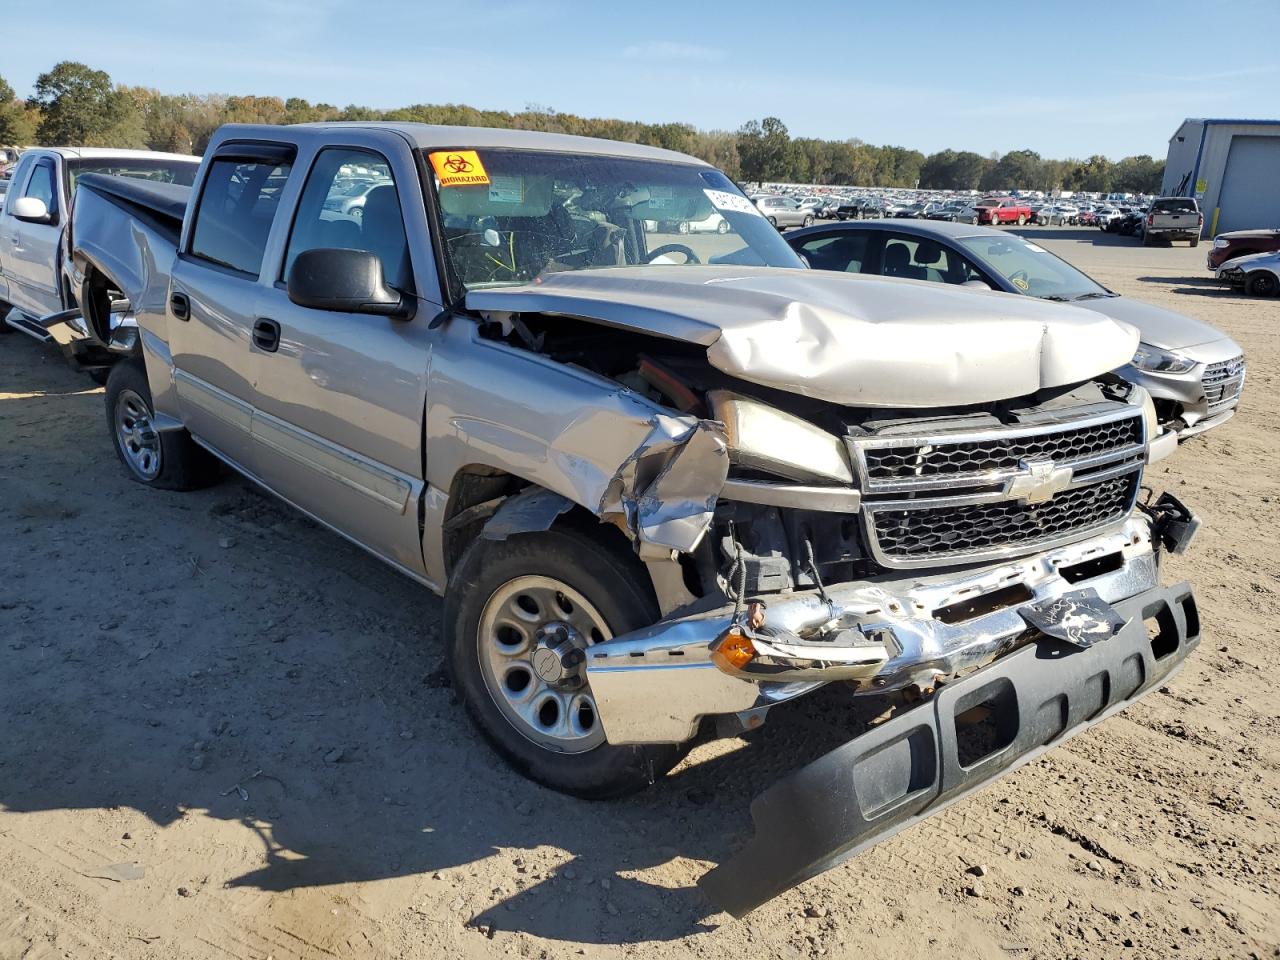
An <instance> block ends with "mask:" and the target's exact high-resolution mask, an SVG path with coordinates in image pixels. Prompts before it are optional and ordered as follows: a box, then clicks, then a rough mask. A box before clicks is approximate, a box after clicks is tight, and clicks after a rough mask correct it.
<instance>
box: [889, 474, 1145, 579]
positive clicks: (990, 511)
mask: <svg viewBox="0 0 1280 960" xmlns="http://www.w3.org/2000/svg"><path fill="white" fill-rule="evenodd" d="M1137 484H1138V474H1137V472H1133V473H1129V474H1126V475H1125V476H1121V477H1113V478H1112V479H1110V480H1103V481H1102V482H1101V483H1094V484H1090V485H1089V486H1085V487H1078V488H1076V489H1074V490H1064V491H1063V492H1062V493H1059V494H1058V495H1057V496H1055V497H1053V498H1051V499H1050V500H1048V501H1046V502H1045V503H1041V504H1035V505H1031V504H1022V503H1019V502H1018V501H1016V500H1003V501H1000V502H998V503H977V504H970V505H967V506H945V507H932V508H929V509H925V510H882V511H880V512H878V513H877V514H876V515H875V531H876V541H877V542H878V543H879V545H880V550H881V551H882V553H883V554H884V555H885V556H886V557H891V558H893V559H899V560H933V559H935V558H937V557H939V556H941V557H945V558H947V559H950V560H953V561H954V560H957V559H967V558H968V556H969V555H972V554H980V553H985V552H987V551H990V550H999V549H1003V548H1005V547H1008V546H1010V545H1014V546H1019V547H1021V546H1025V545H1027V544H1034V543H1038V542H1040V541H1046V540H1049V541H1058V540H1061V539H1062V538H1063V537H1064V536H1065V537H1070V538H1072V539H1074V538H1075V537H1077V536H1082V535H1085V534H1089V533H1092V532H1093V531H1095V530H1100V529H1103V528H1105V527H1108V526H1110V525H1111V524H1112V523H1114V522H1116V521H1118V520H1123V519H1124V518H1125V517H1126V516H1128V514H1129V510H1130V509H1131V508H1132V505H1133V499H1134V497H1135V496H1136V494H1137Z"/></svg>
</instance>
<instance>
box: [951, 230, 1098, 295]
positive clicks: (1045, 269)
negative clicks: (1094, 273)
mask: <svg viewBox="0 0 1280 960" xmlns="http://www.w3.org/2000/svg"><path fill="white" fill-rule="evenodd" d="M956 242H957V243H958V244H960V246H961V247H963V248H964V249H965V251H967V252H968V253H971V254H973V256H974V257H975V258H976V259H977V260H978V261H979V262H980V263H982V264H983V265H985V266H986V267H988V268H990V269H991V270H993V271H994V272H995V273H998V274H1000V276H1002V277H1004V278H1005V279H1006V280H1008V281H1009V282H1010V283H1012V284H1013V285H1014V286H1015V287H1016V288H1018V289H1019V290H1021V291H1022V292H1023V293H1027V294H1030V295H1031V296H1033V297H1045V298H1047V299H1051V300H1079V299H1082V298H1088V297H1105V296H1108V292H1107V290H1106V289H1105V288H1104V287H1101V286H1099V285H1098V284H1096V283H1094V282H1093V281H1092V280H1090V279H1089V278H1088V277H1087V276H1085V275H1084V274H1083V273H1081V272H1080V271H1079V270H1077V269H1076V268H1075V267H1073V266H1071V264H1069V263H1067V262H1066V261H1065V260H1060V259H1059V258H1058V257H1055V256H1054V255H1053V254H1052V253H1050V252H1049V251H1048V250H1046V249H1045V248H1044V247H1041V246H1038V245H1036V244H1034V243H1031V242H1030V241H1028V240H1024V239H1022V238H1021V237H1019V236H1016V235H1012V234H1009V235H1005V236H1000V237H991V236H982V237H959V238H957V240H956Z"/></svg>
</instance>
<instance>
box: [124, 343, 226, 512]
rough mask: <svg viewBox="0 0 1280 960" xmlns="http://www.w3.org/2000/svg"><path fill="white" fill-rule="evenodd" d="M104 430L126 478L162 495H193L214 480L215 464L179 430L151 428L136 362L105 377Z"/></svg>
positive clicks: (151, 413) (143, 378)
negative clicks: (165, 492)
mask: <svg viewBox="0 0 1280 960" xmlns="http://www.w3.org/2000/svg"><path fill="white" fill-rule="evenodd" d="M106 386H107V391H106V393H107V428H108V429H109V430H110V431H111V445H112V446H113V447H114V448H115V451H116V456H118V457H119V458H120V462H121V463H123V464H124V465H125V467H126V468H127V469H128V471H129V475H130V476H131V477H132V478H133V479H134V480H137V481H138V482H139V483H145V484H146V485H147V486H149V487H158V488H160V489H162V490H195V489H198V488H199V487H204V486H208V485H209V484H210V483H213V482H214V481H215V480H217V479H218V475H219V467H218V461H217V460H216V459H215V458H214V456H213V455H212V454H211V453H209V452H208V451H207V450H205V449H204V448H203V447H201V446H199V445H198V444H197V443H196V442H195V441H194V440H192V439H191V434H189V433H187V431H185V430H182V429H177V430H163V431H162V430H158V429H156V415H155V410H154V408H153V406H152V402H151V386H150V384H149V383H148V382H147V372H146V369H145V368H144V367H143V365H142V362H141V361H140V360H127V361H122V362H120V363H117V364H116V365H115V366H114V367H112V368H111V373H110V374H108V376H107V384H106Z"/></svg>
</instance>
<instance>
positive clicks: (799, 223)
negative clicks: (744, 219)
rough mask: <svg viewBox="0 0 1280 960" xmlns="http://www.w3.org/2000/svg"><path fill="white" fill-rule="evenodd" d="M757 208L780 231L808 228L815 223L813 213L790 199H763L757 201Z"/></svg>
mask: <svg viewBox="0 0 1280 960" xmlns="http://www.w3.org/2000/svg"><path fill="white" fill-rule="evenodd" d="M756 206H757V207H759V208H760V212H761V213H762V214H764V216H765V219H766V220H768V221H769V222H770V223H771V224H773V225H774V226H775V227H777V228H778V229H779V230H785V229H786V228H787V227H807V226H809V225H810V224H812V223H813V211H812V210H810V209H809V208H807V207H802V206H800V204H799V202H797V201H796V200H793V199H791V198H790V197H761V198H760V199H758V200H757V201H756Z"/></svg>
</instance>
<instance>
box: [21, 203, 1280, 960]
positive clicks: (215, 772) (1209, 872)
mask: <svg viewBox="0 0 1280 960" xmlns="http://www.w3.org/2000/svg"><path fill="white" fill-rule="evenodd" d="M1026 232H1027V233H1028V235H1034V236H1035V237H1037V238H1038V239H1039V240H1040V241H1041V242H1043V243H1045V244H1046V245H1047V246H1049V247H1050V248H1051V249H1053V250H1054V251H1055V252H1057V253H1059V254H1061V255H1063V256H1065V257H1066V258H1067V259H1069V260H1071V261H1073V262H1074V263H1076V264H1078V265H1079V266H1081V267H1082V268H1084V269H1085V270H1087V271H1089V272H1090V273H1092V274H1093V275H1094V276H1096V277H1097V278H1098V279H1099V280H1101V281H1102V282H1103V283H1105V284H1107V285H1109V286H1111V287H1113V288H1114V289H1116V290H1117V291H1119V292H1121V293H1123V294H1125V295H1127V296H1132V297H1138V298H1141V299H1146V300H1150V301H1152V302H1154V303H1158V304H1161V305H1164V306H1168V307H1171V308H1173V309H1175V310H1180V311H1184V312H1186V313H1190V314H1193V315H1195V316H1199V317H1201V318H1203V319H1205V320H1207V321H1209V322H1211V323H1213V324H1215V325H1217V326H1218V327H1220V328H1222V329H1224V330H1226V331H1228V332H1229V333H1230V334H1232V335H1233V336H1234V337H1236V339H1237V340H1239V341H1240V342H1241V343H1242V344H1244V346H1245V349H1246V351H1247V353H1248V356H1249V361H1250V373H1249V381H1248V385H1247V387H1246V390H1245V402H1244V408H1243V411H1242V412H1241V413H1240V415H1239V416H1237V417H1236V418H1235V419H1234V420H1233V421H1231V422H1230V423H1228V424H1227V425H1225V426H1223V427H1221V428H1220V429H1218V430H1217V431H1216V432H1214V433H1212V434H1210V435H1208V436H1207V437H1206V438H1203V439H1199V440H1195V441H1193V442H1191V443H1189V444H1186V445H1185V446H1184V447H1183V448H1182V449H1181V450H1179V452H1178V453H1177V455H1176V456H1175V457H1174V458H1173V459H1172V460H1170V461H1167V462H1166V463H1165V464H1161V465H1160V466H1158V467H1157V468H1155V469H1154V470H1153V472H1152V473H1151V474H1150V475H1149V482H1150V483H1151V484H1152V485H1153V486H1154V487H1155V488H1156V489H1157V490H1159V489H1162V488H1168V489H1170V490H1173V491H1174V492H1176V493H1177V495H1178V496H1180V497H1182V498H1184V499H1185V500H1186V501H1187V502H1188V503H1189V504H1191V505H1193V506H1194V508H1195V509H1197V510H1198V511H1200V512H1201V513H1202V515H1203V517H1204V520H1205V529H1204V532H1203V534H1202V536H1201V538H1200V540H1199V541H1198V542H1197V543H1196V545H1195V548H1194V550H1193V552H1192V553H1191V554H1190V555H1188V556H1186V557H1182V558H1174V559H1173V560H1172V561H1170V562H1169V563H1168V565H1167V568H1166V571H1165V577H1166V580H1167V581H1170V582H1173V581H1176V580H1180V579H1189V580H1191V581H1192V582H1193V584H1194V586H1195V589H1196V592H1197V596H1198V599H1199V602H1200V609H1201V616H1202V620H1203V625H1204V640H1203V643H1202V645H1201V647H1200V649H1199V651H1198V652H1197V653H1196V654H1195V655H1194V656H1193V658H1192V660H1191V662H1190V663H1189V664H1188V666H1187V668H1186V669H1185V670H1184V671H1183V672H1182V674H1181V675H1179V676H1178V677H1177V679H1176V680H1175V681H1174V682H1172V683H1171V684H1170V685H1169V686H1168V687H1166V688H1164V689H1162V690H1161V691H1160V692H1158V693H1153V694H1152V695H1151V696H1150V697H1148V698H1147V699H1146V700H1144V701H1143V702H1141V703H1139V704H1137V705H1136V706H1134V707H1132V708H1131V709H1129V710H1128V711H1126V712H1125V713H1123V714H1121V715H1119V716H1117V717H1114V718H1112V719H1111V720H1109V721H1107V722H1106V723H1105V724H1103V725H1102V726H1101V727H1099V728H1097V729H1095V730H1093V731H1091V732H1089V733H1087V734H1084V735H1082V736H1080V737H1077V738H1076V739H1074V740H1072V741H1071V742H1070V743H1069V744H1067V745H1065V746H1063V747H1061V748H1060V749H1057V750H1054V751H1051V752H1050V753H1049V754H1048V755H1047V756H1045V757H1044V758H1043V759H1041V760H1039V761H1037V762H1035V763H1032V764H1030V765H1028V766H1027V767H1025V768H1023V769H1022V770H1020V771H1019V772H1017V773H1015V774H1013V775H1012V776H1010V777H1008V778H1006V779H1005V780H1003V781H1001V782H999V783H997V784H996V785H994V786H992V787H990V788H988V789H986V790H983V791H981V792H979V793H978V794H976V795H975V796H973V797H971V798H969V799H968V800H966V801H964V802H962V803H959V804H957V805H956V806H954V807H952V808H951V809H950V810H948V811H947V812H945V813H944V814H942V815H940V816H938V817H935V818H933V819H931V820H929V821H926V822H925V823H923V824H921V825H919V826H916V827H914V828H911V829H909V830H906V831H904V832H903V833H901V834H899V835H898V836H897V837H895V838H893V839H892V840H890V841H888V842H886V843H884V844H881V845H880V846H879V847H876V848H875V849H873V850H871V851H870V852H868V853H866V854H865V855H863V856H862V857H860V858H858V859H856V860H854V861H853V862H851V863H849V864H846V865H845V866H842V867H840V868H838V869H836V870H833V871H831V872H829V873H827V874H825V875H823V876H822V877H819V878H817V879H815V880H813V881H810V882H809V883H806V884H804V885H803V886H801V887H800V888H799V889H797V890H794V891H792V892H791V893H789V894H787V895H785V896H783V897H781V898H779V899H777V900H775V901H773V902H772V903H770V904H768V905H766V906H765V907H763V908H761V909H760V910H759V911H757V912H756V913H755V914H753V915H751V916H750V917H749V918H747V919H746V920H745V921H735V920H732V919H731V918H729V917H728V916H727V915H725V914H718V913H716V912H715V911H714V909H712V908H711V907H710V906H709V905H708V904H707V903H706V902H705V901H703V900H702V899H701V897H700V895H699V893H698V892H697V889H696V888H695V887H694V886H693V884H694V881H695V880H696V878H697V877H698V876H699V875H700V874H701V873H702V872H703V871H704V870H705V869H706V868H707V867H708V866H709V865H711V864H713V863H715V862H719V861H721V860H723V859H724V858H725V857H726V856H727V855H729V854H730V853H731V852H732V851H733V850H734V849H735V847H736V844H737V843H738V842H740V838H741V837H742V836H744V835H745V833H746V832H747V831H748V830H749V826H750V822H749V818H748V815H747V806H748V803H749V801H750V798H751V797H752V796H753V795H754V794H755V793H756V792H758V790H759V789H761V788H762V787H764V786H765V785H767V784H768V783H770V782H772V780H773V779H775V778H776V777H777V776H778V775H779V774H780V773H782V772H784V771H785V770H787V769H789V768H792V767H794V766H798V765H800V764H802V763H803V762H805V761H807V760H809V759H812V758H814V757H816V756H818V755H820V754H821V753H822V752H824V751H825V750H827V749H830V748H831V747H833V746H835V745H836V744H838V743H840V742H842V741H843V740H844V739H847V738H848V737H849V736H851V735H852V734H854V733H856V732H857V730H858V729H859V725H860V724H861V723H863V722H865V720H866V718H867V714H868V713H869V712H874V709H872V710H870V711H869V710H867V709H858V710H853V709H851V708H850V704H849V702H848V700H847V698H846V697H845V696H844V695H842V694H840V693H838V692H836V691H830V692H828V691H824V692H822V693H820V694H819V695H817V696H815V697H813V698H810V699H808V700H807V701H802V702H800V703H797V704H793V705H790V706H788V707H786V708H783V709H780V710H778V711H776V712H775V714H774V716H773V717H772V718H771V722H770V725H769V726H768V727H767V728H766V729H765V730H764V731H762V733H761V734H760V735H758V736H755V737H753V738H752V739H751V740H750V742H748V741H745V740H729V741H720V742H717V743H713V744H708V745H704V746H701V747H699V748H698V749H697V750H695V751H694V752H693V753H692V755H691V756H690V757H689V759H688V760H687V761H686V762H685V763H684V764H682V765H681V766H680V767H679V768H678V769H677V770H676V771H675V773H674V774H673V775H672V776H671V777H669V778H668V779H667V780H665V781H664V782H661V783H658V784H656V785H655V786H654V787H653V788H651V789H650V790H649V791H648V792H647V793H645V794H643V795H641V796H639V797H636V798H632V799H628V800H623V801H619V802H610V803H596V804H592V803H585V802H579V801H575V800H571V799H567V798H565V797H562V796H559V795H557V794H554V793H551V792H549V791H546V790H543V789H541V788H539V787H537V786H535V785H533V784H531V783H528V782H526V781H524V780H522V779H520V778H519V777H517V776H516V775H514V774H512V773H511V772H509V771H508V770H507V769H506V768H505V767H504V765H503V764H502V763H501V762H500V761H499V760H498V759H497V758H496V757H495V756H494V754H493V753H492V752H490V751H489V750H488V749H487V748H486V747H485V745H484V744H483V743H482V742H481V741H480V740H479V739H478V737H477V736H476V734H475V733H474V732H473V730H472V729H471V727H470V726H469V724H468V722H467V720H466V718H465V716H464V715H463V712H462V711H461V709H460V708H459V707H458V706H456V705H455V704H454V703H453V702H452V701H451V695H450V690H449V689H448V687H447V686H446V685H445V684H444V682H443V679H442V672H441V652H440V644H439V615H440V604H439V602H438V601H437V600H436V599H435V598H433V597H432V596H430V595H429V594H428V593H427V592H426V591H425V590H423V589H421V588H419V587H418V586H416V585H415V584H413V583H411V582H409V581H408V580H405V579H403V578H401V577H400V576H398V575H397V574H395V573H393V572H392V571H390V570H388V569H385V568H384V567H382V566H381V565H380V564H379V563H378V562H377V561H375V560H373V559H371V558H369V557H368V556H366V555H365V554H364V553H362V552H361V551H359V550H357V549H356V548H354V547H352V546H350V545H348V544H347V543H346V542H345V541H343V540H341V539H339V538H338V537H336V536H334V535H332V534H330V533H328V532H326V531H325V530H323V529H321V528H319V527H317V526H315V525H314V524H312V523H310V522H308V521H307V520H305V519H303V518H301V517H300V516H298V515H296V514H294V513H293V512H291V511H290V510H289V509H288V508H286V507H284V506H282V505H280V504H278V503H277V502H276V501H274V500H273V499H272V498H271V497H269V496H267V495H265V494H263V493H260V492H259V491H258V490H257V489H255V488H254V487H252V486H251V485H250V484H248V483H247V482H244V481H242V480H239V479H236V478H233V477H228V478H227V479H226V480H225V481H223V482H222V483H221V484H220V485H218V486H215V487H213V488H211V489H208V490H205V491H202V492H199V493H194V494H176V493H162V492H156V491H149V490H146V489H143V488H142V487H141V486H139V485H137V484H135V483H132V482H130V481H129V480H128V479H127V478H126V476H125V473H124V470H123V468H122V467H121V466H120V465H119V464H118V463H117V461H116V459H115V457H114V455H113V453H112V450H111V447H110V443H109V440H108V436H107V432H106V429H105V423H104V417H103V411H102V407H103V402H102V391H101V390H100V389H98V388H96V387H95V386H94V384H93V383H92V382H91V381H90V380H89V379H88V378H87V377H85V376H82V375H77V374H74V373H72V372H71V371H69V370H68V369H67V368H66V367H65V366H64V365H63V363H62V361H61V359H60V358H59V357H58V356H57V355H56V354H54V353H51V352H50V351H48V350H45V349H43V348H41V347H40V346H39V345H38V344H36V343H34V342H32V341H30V340H28V339H26V338H24V337H20V336H10V337H5V338H3V340H0V571H2V573H3V577H2V578H0V960H11V958H24V960H36V958H52V957H74V958H81V957H91V958H106V957H118V958H156V960H176V958H227V957H232V958H245V960H249V958H254V960H261V958H266V957H273V958H276V960H312V958H316V960H322V958H351V957H406V958H408V957H412V958H418V957H422V958H427V957H431V958H435V957H444V956H448V957H454V956H458V957H496V956H506V955H515V956H521V957H577V956H587V957H623V956H627V957H659V958H670V957H684V956H695V957H701V958H715V957H733V958H742V957H752V958H754V957H781V958H804V957H816V956H830V957H855V956H856V957H922V956H944V957H948V958H967V957H981V958H991V957H1011V958H1020V960H1021V958H1065V957H1080V958H1098V957H1151V958H1156V957H1159V958H1167V957H1171V956H1184V957H1249V956H1257V957H1272V956H1277V955H1280V830H1278V829H1277V827H1278V826H1280V749H1278V748H1280V693H1278V692H1277V690H1278V689H1280V688H1278V687H1277V684H1276V682H1275V679H1274V675H1273V674H1272V673H1271V672H1270V671H1271V670H1272V669H1275V668H1276V667H1277V661H1278V659H1280V655H1278V652H1277V629H1276V624H1277V621H1278V620H1280V600H1278V595H1280V548H1278V547H1277V545H1276V540H1275V537H1276V530H1277V528H1278V527H1280V484H1277V466H1276V457H1275V451H1276V450H1277V448H1280V427H1278V426H1277V425H1278V423H1280V418H1278V417H1277V414H1276V411H1277V410H1280V383H1277V379H1276V370H1277V361H1278V359H1280V357H1278V356H1277V354H1278V352H1280V334H1278V333H1277V321H1278V320H1280V301H1270V302H1268V301H1260V300H1249V299H1246V298H1242V297H1236V296H1233V295H1231V294H1230V293H1229V292H1227V291H1225V290H1221V289H1219V288H1218V287H1217V286H1216V285H1215V284H1214V283H1213V282H1212V281H1211V280H1210V279H1209V278H1208V274H1207V273H1206V271H1205V268H1204V253H1205V250H1204V247H1203V246H1202V247H1200V248H1199V249H1196V250H1191V249H1189V248H1187V247H1186V246H1185V245H1178V246H1176V247H1174V248H1159V247H1157V248H1143V247H1141V246H1139V245H1138V244H1137V243H1136V242H1134V241H1132V240H1130V239H1122V238H1113V237H1108V236H1105V235H1103V234H1101V233H1099V232H1098V231H1096V230H1073V229H1057V230H1055V229H1047V228H1045V229H1029V230H1028V231H1026Z"/></svg>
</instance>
